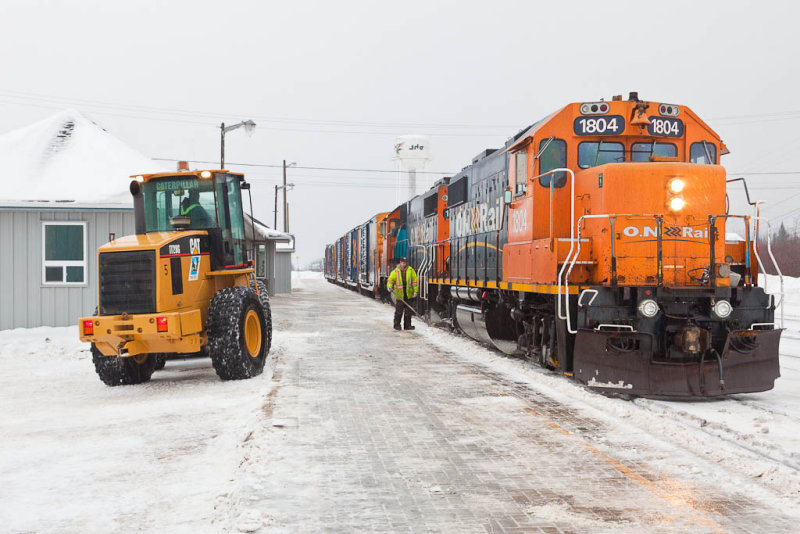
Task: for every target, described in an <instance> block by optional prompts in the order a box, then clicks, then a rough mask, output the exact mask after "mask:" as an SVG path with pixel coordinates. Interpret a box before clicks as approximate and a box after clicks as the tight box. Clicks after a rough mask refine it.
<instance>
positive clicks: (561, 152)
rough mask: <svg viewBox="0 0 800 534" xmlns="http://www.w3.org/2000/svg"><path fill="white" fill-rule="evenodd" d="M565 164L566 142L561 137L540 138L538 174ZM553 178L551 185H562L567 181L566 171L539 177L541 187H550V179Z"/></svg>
mask: <svg viewBox="0 0 800 534" xmlns="http://www.w3.org/2000/svg"><path fill="white" fill-rule="evenodd" d="M566 166H567V142H566V141H564V140H563V139H554V138H550V139H542V141H541V142H540V143H539V174H540V175H541V174H544V173H546V172H549V171H552V170H553V169H558V168H562V167H566ZM551 179H552V180H553V187H564V184H566V183H567V173H565V172H557V173H554V174H548V175H547V176H542V177H541V178H539V183H540V184H541V185H542V186H543V187H548V188H549V187H550V180H551Z"/></svg>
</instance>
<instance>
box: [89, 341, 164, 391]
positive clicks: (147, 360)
mask: <svg viewBox="0 0 800 534" xmlns="http://www.w3.org/2000/svg"><path fill="white" fill-rule="evenodd" d="M91 352H92V363H94V370H95V371H96V372H97V376H99V377H100V380H102V381H103V383H104V384H105V385H107V386H129V385H133V384H141V383H142V382H147V381H148V380H150V377H151V376H153V371H154V370H155V369H154V368H155V360H156V358H155V357H154V355H150V354H138V355H136V356H128V357H126V358H120V357H119V356H104V355H103V353H102V352H100V350H98V348H97V347H96V346H95V344H94V343H92V348H91Z"/></svg>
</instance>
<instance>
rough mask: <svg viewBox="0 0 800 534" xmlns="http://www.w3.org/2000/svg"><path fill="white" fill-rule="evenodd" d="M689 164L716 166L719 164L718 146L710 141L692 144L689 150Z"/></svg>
mask: <svg viewBox="0 0 800 534" xmlns="http://www.w3.org/2000/svg"><path fill="white" fill-rule="evenodd" d="M689 163H701V164H705V165H714V164H715V163H717V146H716V145H715V144H714V143H709V142H708V141H700V142H699V143H692V146H691V148H690V149H689Z"/></svg>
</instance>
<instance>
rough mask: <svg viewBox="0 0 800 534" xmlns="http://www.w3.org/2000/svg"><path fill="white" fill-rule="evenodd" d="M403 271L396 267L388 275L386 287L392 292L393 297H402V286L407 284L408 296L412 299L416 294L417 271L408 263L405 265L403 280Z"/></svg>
mask: <svg viewBox="0 0 800 534" xmlns="http://www.w3.org/2000/svg"><path fill="white" fill-rule="evenodd" d="M402 273H403V272H402V271H401V270H400V267H397V268H396V269H395V270H394V271H392V274H390V275H389V280H388V281H387V282H386V289H388V290H389V291H391V292H392V293H394V296H395V298H398V299H402V298H403V286H404V285H406V286H408V289H407V294H408V298H410V299H412V298H414V297H416V296H417V273H416V271H414V269H413V268H412V267H411V266H410V265H409V266H408V267H406V276H405V280H403V274H402Z"/></svg>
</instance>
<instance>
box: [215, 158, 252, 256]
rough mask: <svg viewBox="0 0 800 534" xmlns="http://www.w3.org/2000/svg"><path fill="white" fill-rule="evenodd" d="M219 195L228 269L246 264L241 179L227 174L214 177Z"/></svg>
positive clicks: (219, 218) (220, 217) (219, 213)
mask: <svg viewBox="0 0 800 534" xmlns="http://www.w3.org/2000/svg"><path fill="white" fill-rule="evenodd" d="M214 184H215V186H214V188H215V190H216V195H217V219H218V220H219V221H220V225H219V227H220V228H221V229H222V241H223V243H224V244H225V245H224V246H225V257H226V260H225V261H226V267H234V266H243V264H244V260H245V258H244V249H245V236H244V214H243V211H242V190H241V188H240V183H239V177H238V176H231V175H225V174H216V175H215V176H214Z"/></svg>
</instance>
